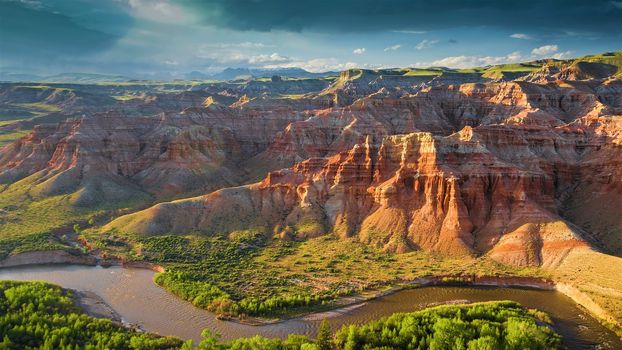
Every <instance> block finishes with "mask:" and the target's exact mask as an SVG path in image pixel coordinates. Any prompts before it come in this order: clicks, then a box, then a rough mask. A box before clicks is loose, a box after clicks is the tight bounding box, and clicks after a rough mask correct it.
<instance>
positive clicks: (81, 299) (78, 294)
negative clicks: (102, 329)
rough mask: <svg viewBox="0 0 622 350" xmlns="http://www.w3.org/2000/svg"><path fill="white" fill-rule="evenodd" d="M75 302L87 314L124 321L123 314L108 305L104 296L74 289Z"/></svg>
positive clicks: (118, 321) (119, 321)
mask: <svg viewBox="0 0 622 350" xmlns="http://www.w3.org/2000/svg"><path fill="white" fill-rule="evenodd" d="M71 291H72V292H73V295H74V298H75V303H76V305H77V306H78V307H80V309H82V311H84V312H85V313H86V314H87V315H89V316H91V317H96V318H108V319H111V320H112V321H114V322H117V323H123V318H122V317H121V315H120V314H119V313H118V312H117V311H115V310H114V309H113V308H112V306H110V305H108V304H107V303H106V302H105V301H104V299H102V297H100V296H99V295H97V294H96V293H93V292H89V291H79V290H75V289H72V290H71Z"/></svg>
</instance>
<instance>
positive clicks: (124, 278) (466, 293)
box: [0, 265, 622, 349]
mask: <svg viewBox="0 0 622 350" xmlns="http://www.w3.org/2000/svg"><path fill="white" fill-rule="evenodd" d="M152 278H153V272H152V271H149V270H144V269H123V268H120V267H110V268H102V267H91V266H68V265H55V266H28V267H19V268H9V269H0V279H14V280H45V281H48V282H51V283H56V284H59V285H61V286H63V287H66V288H72V289H77V290H84V291H92V292H94V293H97V294H98V295H99V296H101V297H102V298H103V299H104V301H106V302H107V303H108V304H109V305H110V306H112V307H113V308H114V309H115V310H116V311H117V312H118V313H119V314H120V315H121V316H122V317H123V319H124V320H125V321H127V322H131V323H137V324H139V325H141V326H142V327H143V328H144V329H145V330H147V331H151V332H155V333H159V334H162V335H175V336H178V337H180V338H183V339H189V338H192V339H196V340H199V339H200V333H201V330H202V329H204V328H209V329H211V330H212V331H213V332H215V333H219V334H221V335H222V339H223V340H229V339H232V338H238V337H248V336H253V335H256V334H261V335H263V336H266V337H286V336H287V334H289V333H298V334H306V335H313V334H314V332H315V329H316V327H317V326H318V324H319V320H304V319H296V320H288V321H285V322H281V323H277V324H272V325H265V326H259V327H256V326H247V325H241V324H237V323H232V322H224V321H218V320H216V319H215V318H214V315H213V314H212V313H210V312H207V311H205V310H200V309H197V308H195V307H194V306H192V305H191V304H190V303H188V302H185V301H183V300H180V299H178V298H176V297H174V296H173V295H171V294H169V293H168V292H166V291H165V290H163V289H161V288H159V287H158V286H156V285H155V284H154V283H153V282H152ZM453 300H464V301H487V300H514V301H517V302H519V303H521V304H523V305H524V306H526V307H529V308H537V309H540V310H543V311H546V312H548V313H549V314H550V315H551V317H552V318H553V320H554V321H555V328H556V330H557V331H558V332H559V333H561V334H562V335H563V336H564V340H565V343H566V345H567V346H568V347H569V348H570V349H593V348H594V346H595V345H599V348H602V349H622V341H620V339H618V338H617V337H616V336H615V335H614V334H613V333H612V332H610V331H608V330H607V329H606V328H604V327H602V326H601V325H600V324H599V323H598V322H597V321H596V320H595V319H593V318H592V317H590V316H589V315H587V314H586V313H585V312H583V311H582V310H580V309H579V308H578V307H577V306H576V305H575V304H574V303H573V302H572V300H570V299H569V298H567V297H566V296H564V295H562V294H560V293H558V292H554V291H537V290H528V289H517V288H471V287H469V288H466V287H425V288H418V289H411V290H405V291H401V292H398V293H395V294H392V295H388V296H385V297H382V298H379V299H376V300H372V301H370V302H367V303H366V304H365V305H363V306H361V307H358V308H354V309H352V310H350V311H348V312H346V313H340V314H338V316H336V317H334V318H331V319H330V322H331V325H332V326H333V329H337V328H338V327H340V326H341V325H343V324H347V323H362V322H366V321H370V320H373V319H378V318H380V317H383V316H387V315H390V314H392V313H394V312H400V311H401V312H406V311H412V310H417V309H421V308H424V307H426V306H429V305H431V304H435V303H443V302H447V301H453Z"/></svg>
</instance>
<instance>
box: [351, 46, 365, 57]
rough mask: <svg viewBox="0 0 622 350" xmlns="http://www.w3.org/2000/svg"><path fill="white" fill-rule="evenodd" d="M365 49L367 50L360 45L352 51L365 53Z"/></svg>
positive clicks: (359, 53)
mask: <svg viewBox="0 0 622 350" xmlns="http://www.w3.org/2000/svg"><path fill="white" fill-rule="evenodd" d="M365 51H367V50H366V49H365V48H364V47H359V48H357V49H354V51H352V53H353V54H355V55H362V54H364V53H365Z"/></svg>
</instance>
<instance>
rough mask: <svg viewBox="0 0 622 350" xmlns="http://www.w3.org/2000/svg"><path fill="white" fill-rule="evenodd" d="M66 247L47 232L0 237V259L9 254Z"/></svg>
mask: <svg viewBox="0 0 622 350" xmlns="http://www.w3.org/2000/svg"><path fill="white" fill-rule="evenodd" d="M67 248H69V246H67V245H64V244H62V243H61V242H59V241H58V239H57V238H56V237H54V236H53V235H51V234H49V233H39V234H34V235H28V236H19V237H11V238H7V239H0V260H1V259H4V258H6V257H7V256H9V255H10V254H18V253H22V252H29V251H45V250H57V249H67Z"/></svg>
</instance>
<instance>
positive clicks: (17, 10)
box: [0, 0, 131, 60]
mask: <svg viewBox="0 0 622 350" xmlns="http://www.w3.org/2000/svg"><path fill="white" fill-rule="evenodd" d="M97 4H98V3H97V2H93V1H84V0H78V1H71V2H66V1H51V0H48V1H46V2H39V1H33V0H31V1H15V0H12V1H9V0H0V17H1V18H0V19H1V20H0V50H1V51H2V53H1V55H2V57H0V58H7V57H8V58H12V57H19V58H20V59H24V60H29V59H41V58H42V57H33V56H40V55H43V56H45V58H46V59H47V58H58V57H61V56H67V55H82V54H88V53H92V52H97V51H99V50H103V49H105V48H107V47H109V46H110V45H112V44H114V43H115V42H116V40H118V38H120V37H121V36H122V35H123V34H124V32H125V30H126V29H127V28H129V25H130V23H131V18H130V17H129V16H127V15H125V14H124V13H122V12H121V11H119V10H118V7H117V10H116V12H115V11H111V8H110V7H108V6H103V7H102V6H96V5H97ZM113 9H114V8H113Z"/></svg>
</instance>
